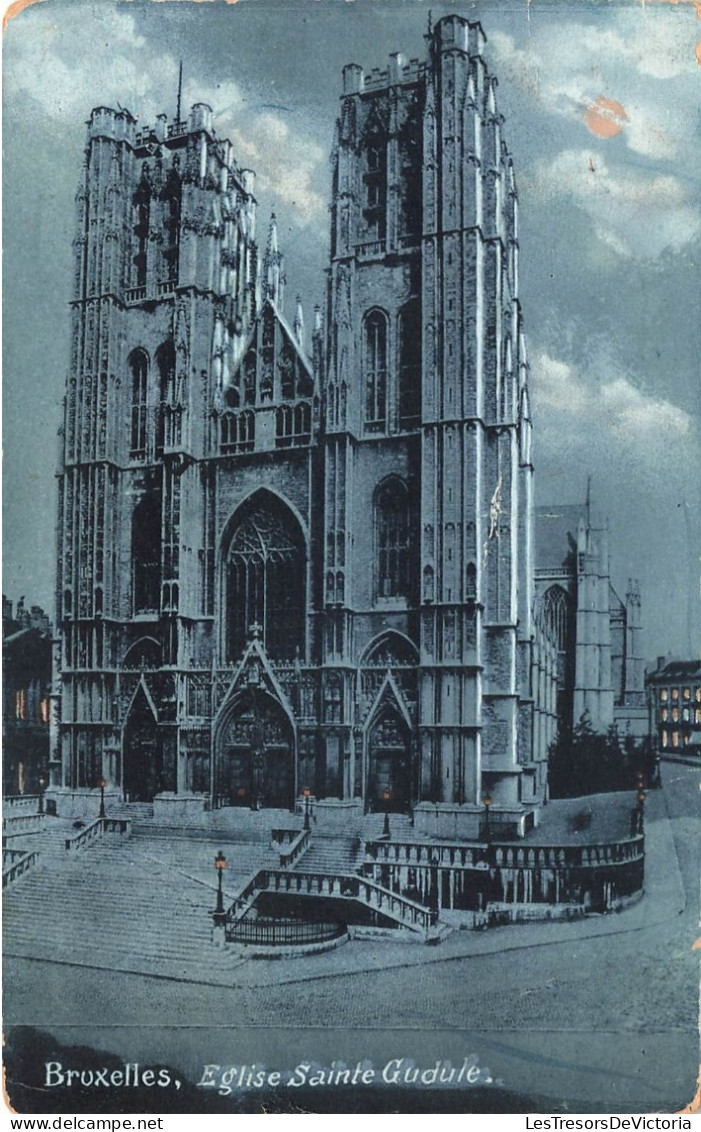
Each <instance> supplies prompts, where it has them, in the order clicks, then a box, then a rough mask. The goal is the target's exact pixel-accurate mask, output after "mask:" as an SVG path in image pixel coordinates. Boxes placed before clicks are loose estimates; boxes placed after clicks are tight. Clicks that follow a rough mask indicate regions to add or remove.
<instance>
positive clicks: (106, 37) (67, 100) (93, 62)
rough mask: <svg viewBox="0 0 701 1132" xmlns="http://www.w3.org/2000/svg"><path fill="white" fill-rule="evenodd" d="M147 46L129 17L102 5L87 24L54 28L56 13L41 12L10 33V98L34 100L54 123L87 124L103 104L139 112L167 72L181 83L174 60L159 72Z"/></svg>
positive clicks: (85, 16) (62, 23)
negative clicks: (78, 121) (83, 121)
mask: <svg viewBox="0 0 701 1132" xmlns="http://www.w3.org/2000/svg"><path fill="white" fill-rule="evenodd" d="M145 46H146V41H145V40H144V38H143V36H141V35H139V34H138V32H137V30H136V22H135V19H134V16H133V15H132V14H131V13H129V12H125V11H124V10H123V9H116V8H114V7H113V6H112V5H107V4H105V5H104V6H101V5H99V4H96V5H92V6H89V7H86V8H85V9H84V10H83V11H82V12H81V14H80V19H77V18H76V19H72V20H55V19H54V18H53V16H52V10H51V7H50V6H46V7H45V6H44V5H37V6H36V7H34V8H31V9H29V10H27V11H25V12H23V13H22V14H21V16H20V17H19V18H18V19H17V20H16V21H13V22H12V23H11V24H10V25H9V28H8V36H7V44H6V59H5V93H6V97H7V98H8V99H9V100H20V99H23V98H24V97H25V96H26V95H29V96H30V97H31V98H32V99H34V101H35V102H37V103H38V104H39V105H40V107H41V108H42V110H43V111H44V113H45V114H47V115H48V116H49V117H50V118H52V119H54V120H62V119H72V118H76V117H78V118H80V117H83V118H85V117H87V115H88V113H89V112H90V110H91V108H92V107H93V106H94V105H95V104H96V102H100V101H102V102H110V103H115V102H116V101H117V100H119V101H120V102H121V104H122V105H129V106H130V108H131V107H133V108H134V109H137V110H138V109H139V108H140V103H141V102H142V101H143V100H144V99H147V98H148V96H149V94H150V92H152V91H153V90H154V88H155V87H156V86H157V85H158V81H159V78H160V76H161V75H162V73H163V70H164V67H165V68H167V69H168V70H169V71H171V72H172V73H174V74H175V75H176V76H177V65H176V63H175V61H174V60H173V59H172V57H171V56H168V55H167V54H160V55H159V57H158V61H157V65H156V66H155V68H154V67H152V65H151V64H152V58H151V55H150V53H148V52H147V51H145V50H144V49H145ZM76 60H79V61H80V65H79V66H76Z"/></svg>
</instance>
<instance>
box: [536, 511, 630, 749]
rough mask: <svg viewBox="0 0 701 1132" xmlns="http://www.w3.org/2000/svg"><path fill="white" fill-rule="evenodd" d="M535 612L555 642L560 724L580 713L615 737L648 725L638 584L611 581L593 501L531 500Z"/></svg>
mask: <svg viewBox="0 0 701 1132" xmlns="http://www.w3.org/2000/svg"><path fill="white" fill-rule="evenodd" d="M535 531H536V572H535V578H536V581H535V587H536V618H537V619H538V620H539V621H540V623H541V628H542V631H543V633H544V634H545V635H546V636H548V637H549V638H551V639H553V640H554V642H555V645H556V648H557V656H558V672H557V687H558V691H557V715H558V728H559V729H561V730H562V731H564V732H567V731H568V730H569V729H570V728H572V727H574V726H577V724H579V723H580V722H581V721H582V720H585V721H586V722H587V723H588V724H589V726H590V727H591V728H592V729H593V730H594V731H598V732H605V731H607V730H608V729H609V728H610V727H612V726H615V728H616V730H617V732H618V735H619V738H620V739H621V740H623V739H625V738H626V737H627V736H630V737H631V738H632V739H634V740H640V739H643V738H644V737H645V736H646V735H647V733H648V719H647V707H646V697H645V673H644V664H643V659H642V656H641V650H640V636H641V627H642V626H641V599H640V586H639V584H638V582H637V580H636V579H634V578H630V579H629V580H628V586H627V590H626V596H625V599H622V598H620V597H619V595H618V593H617V592H616V590H615V588H614V586H613V584H612V582H611V564H610V557H609V531H608V524H607V522H606V520H604V519H602V517H601V516H599V515H597V513H596V510H595V509H594V508H593V507H592V503H591V489H589V490H588V491H587V499H586V502H585V503H584V504H582V505H579V506H578V505H576V504H574V505H572V504H569V505H568V504H565V505H559V506H558V505H555V506H553V505H550V506H542V507H537V508H536V516H535Z"/></svg>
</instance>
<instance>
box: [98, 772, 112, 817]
mask: <svg viewBox="0 0 701 1132" xmlns="http://www.w3.org/2000/svg"><path fill="white" fill-rule="evenodd" d="M106 786H109V783H108V782H107V780H106V779H104V778H101V779H100V812H99V814H98V815H97V816H98V817H100V818H104V817H105V787H106Z"/></svg>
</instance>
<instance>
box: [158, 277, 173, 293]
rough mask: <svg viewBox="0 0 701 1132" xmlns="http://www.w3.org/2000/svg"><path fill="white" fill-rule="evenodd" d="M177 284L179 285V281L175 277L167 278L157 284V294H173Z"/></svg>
mask: <svg viewBox="0 0 701 1132" xmlns="http://www.w3.org/2000/svg"><path fill="white" fill-rule="evenodd" d="M176 286H177V283H176V282H175V280H174V279H166V281H165V282H164V283H157V284H156V294H157V295H172V294H173V291H174V290H175V288H176Z"/></svg>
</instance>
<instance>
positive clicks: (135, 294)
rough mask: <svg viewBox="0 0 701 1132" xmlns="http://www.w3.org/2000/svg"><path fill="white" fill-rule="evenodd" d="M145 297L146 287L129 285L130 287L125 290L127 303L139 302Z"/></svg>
mask: <svg viewBox="0 0 701 1132" xmlns="http://www.w3.org/2000/svg"><path fill="white" fill-rule="evenodd" d="M145 298H146V288H145V287H129V289H128V290H127V291H125V292H124V299H125V301H126V302H127V303H138V302H139V301H140V300H141V299H145Z"/></svg>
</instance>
